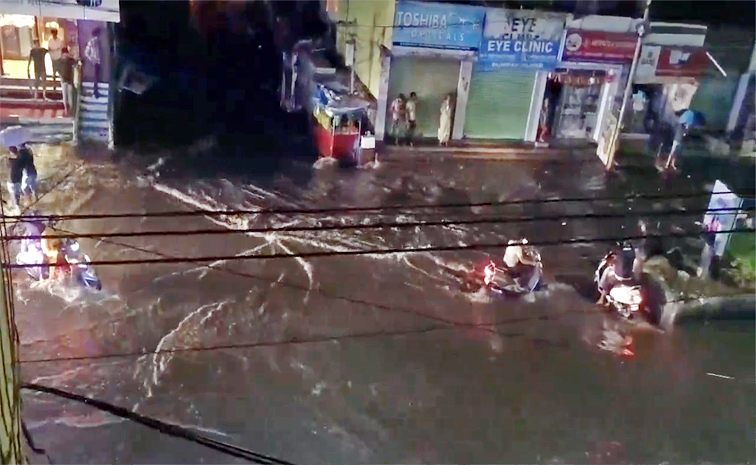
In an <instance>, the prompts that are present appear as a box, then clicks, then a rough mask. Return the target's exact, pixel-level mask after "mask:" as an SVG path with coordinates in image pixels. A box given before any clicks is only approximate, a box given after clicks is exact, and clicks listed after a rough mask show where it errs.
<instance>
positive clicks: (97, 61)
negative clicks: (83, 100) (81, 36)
mask: <svg viewBox="0 0 756 465" xmlns="http://www.w3.org/2000/svg"><path fill="white" fill-rule="evenodd" d="M84 56H85V57H86V58H87V61H88V62H89V65H90V66H91V67H92V70H93V71H94V91H93V92H92V94H93V95H94V98H100V91H99V89H98V88H97V84H98V83H99V82H100V68H101V65H102V61H101V57H100V56H101V54H100V28H99V27H98V28H95V30H94V31H92V38H91V39H89V42H87V48H86V49H84Z"/></svg>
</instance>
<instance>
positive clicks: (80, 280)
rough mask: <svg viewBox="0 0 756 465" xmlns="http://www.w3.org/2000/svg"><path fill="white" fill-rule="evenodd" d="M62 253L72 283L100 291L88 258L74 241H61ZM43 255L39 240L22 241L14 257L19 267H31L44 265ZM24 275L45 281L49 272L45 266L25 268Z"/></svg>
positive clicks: (97, 279) (100, 283)
mask: <svg viewBox="0 0 756 465" xmlns="http://www.w3.org/2000/svg"><path fill="white" fill-rule="evenodd" d="M63 253H64V254H65V257H66V261H67V262H68V264H69V265H70V268H71V277H72V278H73V279H74V281H75V282H76V283H77V284H79V285H81V286H83V287H85V288H87V289H94V290H97V291H100V290H102V282H101V281H100V278H98V277H97V274H95V272H94V269H93V268H92V266H91V265H90V264H89V262H90V261H91V260H90V259H89V256H87V255H86V254H84V253H83V252H82V251H81V247H80V245H79V242H78V241H77V240H76V239H64V240H63ZM44 261H45V255H44V253H43V252H42V244H41V241H40V240H39V239H24V240H23V242H22V245H21V251H20V252H19V253H18V254H17V255H16V263H17V264H19V265H33V264H37V263H44ZM25 269H26V273H27V274H28V275H29V276H30V277H31V278H32V279H34V280H37V281H39V280H41V279H47V278H48V277H49V276H50V270H49V267H47V266H27V267H26V268H25Z"/></svg>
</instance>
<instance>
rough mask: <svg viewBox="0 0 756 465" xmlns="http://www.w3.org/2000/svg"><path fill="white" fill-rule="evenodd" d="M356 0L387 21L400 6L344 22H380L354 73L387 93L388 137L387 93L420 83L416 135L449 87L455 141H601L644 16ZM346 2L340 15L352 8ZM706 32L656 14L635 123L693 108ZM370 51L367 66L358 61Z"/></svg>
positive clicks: (382, 112)
mask: <svg viewBox="0 0 756 465" xmlns="http://www.w3.org/2000/svg"><path fill="white" fill-rule="evenodd" d="M352 3H353V4H355V3H363V4H366V5H371V4H374V3H376V4H378V3H380V4H381V6H380V17H381V18H382V19H386V17H387V14H388V12H390V11H392V10H391V7H389V4H392V3H393V4H394V8H393V19H392V23H391V25H390V27H387V26H389V25H387V24H381V23H380V22H377V18H378V16H379V15H378V13H377V12H376V9H378V8H379V7H378V6H376V5H372V6H362V7H361V8H360V9H352V10H351V11H352V12H353V14H354V19H353V20H352V21H354V23H352V24H347V27H348V28H352V29H355V28H356V30H359V29H360V28H361V27H365V28H367V29H368V30H372V31H373V32H372V33H371V34H373V35H372V36H371V37H372V38H373V39H375V37H374V35H375V30H376V28H378V27H380V29H381V31H382V32H381V34H380V40H368V39H367V38H365V39H359V38H358V39H357V51H356V52H355V63H356V65H355V69H356V71H357V75H358V77H359V78H360V79H361V80H363V82H365V83H367V84H368V86H369V88H370V90H371V92H372V93H373V95H374V97H375V98H376V100H377V102H378V105H377V106H378V112H377V115H376V118H375V121H374V125H375V129H376V139H377V140H379V141H380V140H384V139H385V136H386V132H387V130H388V127H387V122H388V121H389V119H390V115H389V114H388V112H389V106H390V102H391V101H392V100H393V99H394V98H396V97H397V96H398V95H399V94H403V95H405V96H409V94H410V93H411V92H415V93H416V94H417V96H418V110H417V113H418V114H417V118H418V121H417V131H416V135H417V136H419V137H424V138H432V137H435V134H436V129H437V128H438V124H439V115H440V106H441V101H442V100H443V98H444V97H445V96H447V95H450V94H451V95H452V96H453V97H454V102H455V112H454V119H453V131H452V139H456V140H460V139H469V140H523V141H530V142H541V143H548V142H550V141H555V140H567V141H576V140H577V141H587V142H593V143H599V144H600V142H601V140H602V136H603V135H604V134H605V133H607V131H609V130H610V128H611V127H612V124H613V123H612V122H611V121H612V118H613V117H614V119H615V120H616V115H617V114H618V112H619V111H618V110H619V107H620V106H621V101H622V96H623V90H624V88H625V86H626V84H627V81H628V79H630V77H629V72H630V68H631V64H632V61H633V56H634V53H635V48H636V43H637V37H638V35H637V28H638V27H639V25H640V23H641V20H640V19H632V18H627V17H611V16H597V15H592V16H590V15H589V16H582V17H580V18H577V19H576V18H574V17H573V16H572V15H570V14H563V13H554V12H543V11H528V10H506V9H501V8H483V7H476V6H469V5H458V4H451V3H429V2H412V1H399V2H396V3H394V2H352ZM343 5H344V2H340V5H339V9H340V10H339V17H340V18H345V17H346V14H345V13H344V12H343V11H342V9H343ZM363 10H364V11H363ZM350 16H351V15H350ZM344 21H345V20H342V21H341V22H340V24H344ZM366 21H368V23H367V24H366V23H365V22H366ZM347 30H349V29H347ZM344 34H346V33H342V36H344ZM352 37H353V36H352ZM705 37H706V27H705V26H689V25H683V24H668V23H652V25H651V33H650V34H649V35H648V36H646V37H645V38H644V42H643V48H642V54H641V59H642V61H641V64H640V66H639V67H638V71H637V73H636V76H635V78H634V80H633V86H634V88H633V100H632V102H631V105H630V107H631V108H630V110H629V111H628V112H627V113H626V114H627V120H626V121H625V128H626V132H630V133H633V134H639V136H637V137H648V124H647V120H648V119H649V118H650V117H651V116H653V117H654V118H662V119H663V118H669V117H670V115H671V114H673V113H674V111H675V110H677V109H679V108H681V107H683V106H686V105H690V102H691V99H692V97H693V96H694V95H695V91H696V89H697V87H698V82H699V80H700V78H701V75H702V72H703V71H702V70H703V69H705V68H706V66H708V63H709V61H708V58H707V57H706V51H705V50H704V49H703V44H704V40H705ZM340 43H342V44H343V43H345V40H344V39H340ZM361 43H363V44H365V45H363V46H362V48H363V51H362V52H360V51H359V49H360V44H361ZM366 49H368V50H366ZM342 50H343V48H342ZM365 58H369V62H370V66H369V67H367V66H366V65H365V64H361V60H364V59H365ZM378 59H379V60H380V66H379V67H377V62H376V60H378ZM377 71H379V75H378V78H376V72H377ZM615 123H616V121H615ZM630 137H633V136H632V135H631V136H630Z"/></svg>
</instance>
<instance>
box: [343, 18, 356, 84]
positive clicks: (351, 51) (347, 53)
mask: <svg viewBox="0 0 756 465" xmlns="http://www.w3.org/2000/svg"><path fill="white" fill-rule="evenodd" d="M346 26H347V27H348V28H349V33H348V34H349V35H348V38H347V41H346V44H345V45H346V46H345V49H344V62H345V64H346V65H347V66H349V93H350V94H354V65H355V54H356V52H357V33H356V32H355V27H356V26H357V20H353V21H349V22H347V23H346Z"/></svg>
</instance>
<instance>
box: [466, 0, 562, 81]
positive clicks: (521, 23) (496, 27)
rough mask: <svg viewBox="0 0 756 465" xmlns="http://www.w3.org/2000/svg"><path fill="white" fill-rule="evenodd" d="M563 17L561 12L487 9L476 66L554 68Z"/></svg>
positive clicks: (488, 68) (491, 67)
mask: <svg viewBox="0 0 756 465" xmlns="http://www.w3.org/2000/svg"><path fill="white" fill-rule="evenodd" d="M564 20H565V15H563V14H560V13H548V12H541V11H523V10H501V9H489V10H487V11H486V21H485V27H484V28H483V39H482V43H481V46H480V52H479V54H478V69H481V70H495V69H500V68H529V69H545V70H549V69H554V68H556V65H557V62H558V61H559V50H560V48H561V45H562V37H563V35H564V34H563V32H564Z"/></svg>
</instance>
